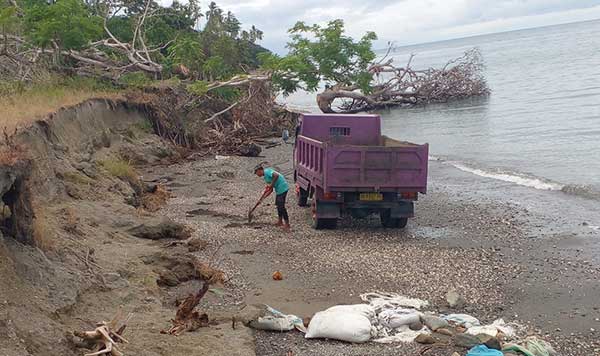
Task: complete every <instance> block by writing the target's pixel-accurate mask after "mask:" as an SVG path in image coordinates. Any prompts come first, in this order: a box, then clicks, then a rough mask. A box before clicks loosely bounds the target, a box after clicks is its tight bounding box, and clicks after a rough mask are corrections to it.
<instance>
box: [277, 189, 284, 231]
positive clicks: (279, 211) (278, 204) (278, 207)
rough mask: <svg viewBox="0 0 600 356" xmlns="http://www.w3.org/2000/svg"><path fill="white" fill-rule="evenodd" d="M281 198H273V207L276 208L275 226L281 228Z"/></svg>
mask: <svg viewBox="0 0 600 356" xmlns="http://www.w3.org/2000/svg"><path fill="white" fill-rule="evenodd" d="M281 204H282V203H281V197H280V196H279V195H276V196H275V206H276V207H277V218H278V219H277V224H275V225H276V226H283V211H282V210H281V206H282V205H281Z"/></svg>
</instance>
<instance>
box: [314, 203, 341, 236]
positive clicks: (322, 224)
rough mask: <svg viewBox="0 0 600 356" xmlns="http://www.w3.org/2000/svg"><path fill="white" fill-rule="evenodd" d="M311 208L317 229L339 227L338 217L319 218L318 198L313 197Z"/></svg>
mask: <svg viewBox="0 0 600 356" xmlns="http://www.w3.org/2000/svg"><path fill="white" fill-rule="evenodd" d="M311 210H312V212H311V213H312V227H313V229H315V230H324V229H331V230H334V229H335V228H337V219H324V218H317V199H316V197H314V198H313V201H312V205H311Z"/></svg>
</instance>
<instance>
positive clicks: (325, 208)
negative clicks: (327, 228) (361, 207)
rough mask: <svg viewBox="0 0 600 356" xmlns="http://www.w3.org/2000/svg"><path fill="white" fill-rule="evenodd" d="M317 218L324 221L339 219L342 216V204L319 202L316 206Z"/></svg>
mask: <svg viewBox="0 0 600 356" xmlns="http://www.w3.org/2000/svg"><path fill="white" fill-rule="evenodd" d="M316 210H317V211H316V217H318V218H320V219H321V218H322V219H339V218H340V217H341V216H342V214H341V209H340V204H337V203H331V202H327V201H323V200H319V201H318V202H317V204H316Z"/></svg>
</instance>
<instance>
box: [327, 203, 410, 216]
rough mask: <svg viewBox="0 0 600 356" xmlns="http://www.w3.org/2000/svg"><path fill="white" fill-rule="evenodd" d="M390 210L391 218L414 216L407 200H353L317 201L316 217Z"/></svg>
mask: <svg viewBox="0 0 600 356" xmlns="http://www.w3.org/2000/svg"><path fill="white" fill-rule="evenodd" d="M386 210H389V211H390V217H392V218H411V217H413V216H414V212H415V210H414V203H413V202H412V201H409V200H400V201H395V202H386V201H383V202H363V201H354V202H348V203H336V202H322V201H321V202H319V206H318V208H317V212H316V214H317V217H319V218H324V219H336V218H340V217H342V215H344V213H348V214H350V215H352V216H355V217H366V216H367V215H369V214H372V213H379V212H382V211H386Z"/></svg>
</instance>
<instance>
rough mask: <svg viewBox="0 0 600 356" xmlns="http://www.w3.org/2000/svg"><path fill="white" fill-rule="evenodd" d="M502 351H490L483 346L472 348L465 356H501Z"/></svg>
mask: <svg viewBox="0 0 600 356" xmlns="http://www.w3.org/2000/svg"><path fill="white" fill-rule="evenodd" d="M502 355H503V353H502V351H498V350H494V349H490V348H488V347H487V346H485V345H478V346H475V347H473V348H472V349H471V350H469V352H468V353H467V355H466V356H502Z"/></svg>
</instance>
